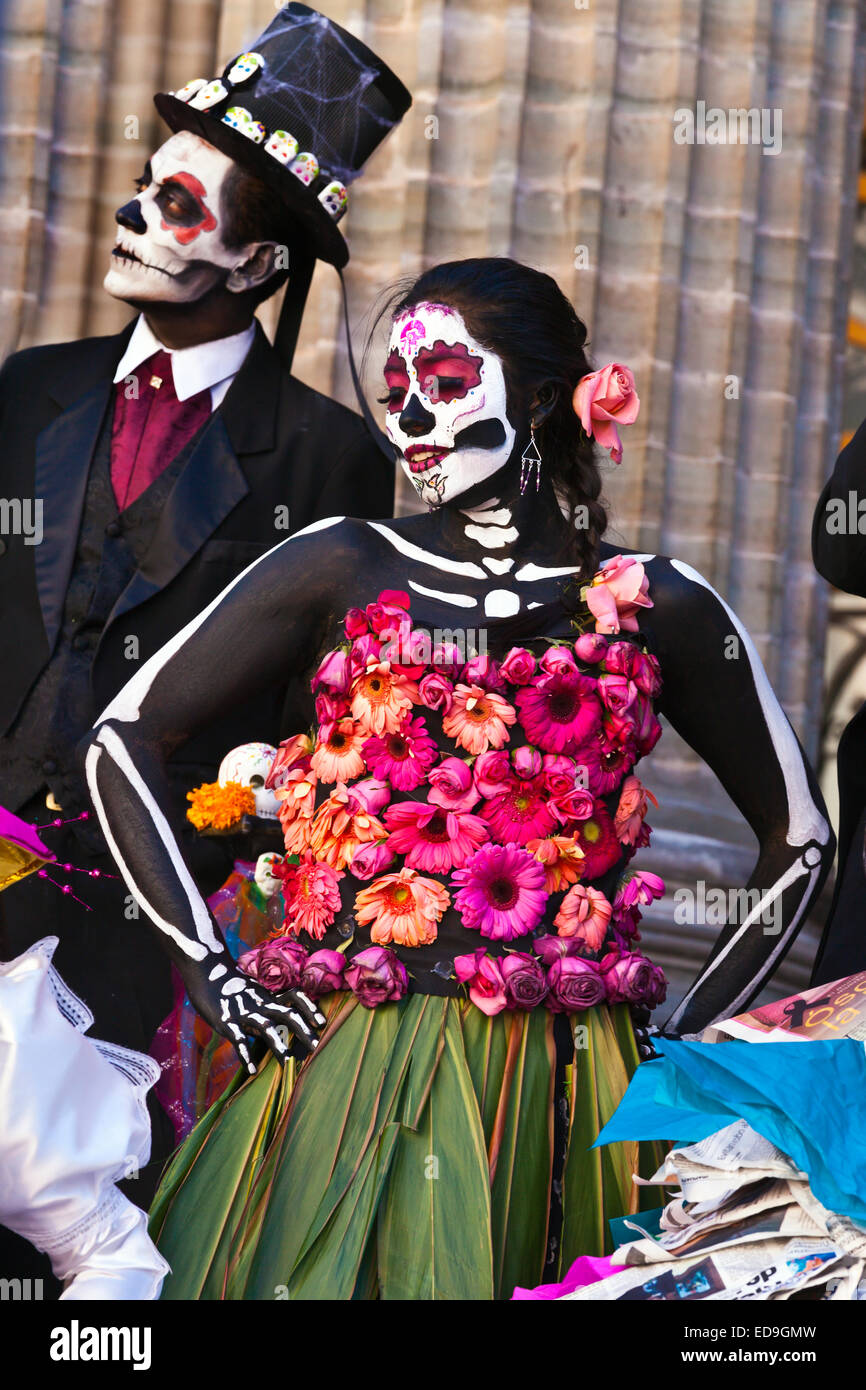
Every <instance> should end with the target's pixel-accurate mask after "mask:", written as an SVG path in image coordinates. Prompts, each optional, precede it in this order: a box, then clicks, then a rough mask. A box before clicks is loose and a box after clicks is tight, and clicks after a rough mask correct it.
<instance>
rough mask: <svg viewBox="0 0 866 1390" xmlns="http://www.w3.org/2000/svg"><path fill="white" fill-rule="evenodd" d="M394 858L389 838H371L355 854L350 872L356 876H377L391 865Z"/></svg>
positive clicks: (350, 865)
mask: <svg viewBox="0 0 866 1390" xmlns="http://www.w3.org/2000/svg"><path fill="white" fill-rule="evenodd" d="M394 858H395V855H394V851H393V850H392V849H389V848H388V841H387V840H370V841H369V842H368V843H367V844H366V845H361V847H360V849H357V850H356V851H355V853H354V854H353V856H352V861H351V863H350V864H349V872H350V873H352V874H354V875H355V878H362V879H365V880H366V879H369V878H375V877H376V875H377V874H383V873H384V872H385V870H386V869H389V868H390V867H391V865H392V864H393V863H394Z"/></svg>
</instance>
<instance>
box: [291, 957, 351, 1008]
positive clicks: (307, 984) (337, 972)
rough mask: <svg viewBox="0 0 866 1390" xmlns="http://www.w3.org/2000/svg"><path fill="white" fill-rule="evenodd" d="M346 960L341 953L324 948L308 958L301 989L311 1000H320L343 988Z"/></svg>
mask: <svg viewBox="0 0 866 1390" xmlns="http://www.w3.org/2000/svg"><path fill="white" fill-rule="evenodd" d="M345 968H346V958H345V956H344V955H342V954H341V953H340V952H339V951H329V950H326V949H325V948H324V947H323V948H322V950H320V951H314V952H313V954H312V955H311V956H308V957H307V963H306V965H305V966H304V973H303V975H302V976H301V989H302V990H303V991H304V993H305V994H308V995H309V996H310V998H311V999H320V998H321V997H322V995H323V994H330V993H331V991H332V990H335V989H342V988H343V972H344V970H345Z"/></svg>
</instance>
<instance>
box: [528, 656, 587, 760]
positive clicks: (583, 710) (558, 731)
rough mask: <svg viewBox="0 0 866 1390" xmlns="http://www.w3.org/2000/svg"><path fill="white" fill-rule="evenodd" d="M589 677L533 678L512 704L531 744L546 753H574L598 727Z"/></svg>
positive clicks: (575, 674) (572, 674)
mask: <svg viewBox="0 0 866 1390" xmlns="http://www.w3.org/2000/svg"><path fill="white" fill-rule="evenodd" d="M595 685H596V683H595V680H594V679H593V678H592V676H582V675H581V674H580V673H579V672H578V671H574V672H571V673H568V672H563V673H558V674H554V675H552V676H536V678H535V679H534V680H533V682H532V684H531V685H526V686H523V688H522V689H521V690H518V692H517V695H516V696H515V701H516V703H517V706H518V708H519V710H520V716H521V721H522V724H523V731H524V733H525V734H526V737H527V739H528V741H529V742H530V743H534V744H535V745H536V746H537V747H538V748H543V749H544V751H545V752H547V753H573V752H574V750H575V749H576V748H578V747H579V746H580V744H581V743H585V742H586V740H587V739H588V738H589V736H590V734H592V733H594V732H595V730H596V729H597V728H598V727H599V724H600V723H601V706H600V705H599V702H598V697H597V695H596V693H595Z"/></svg>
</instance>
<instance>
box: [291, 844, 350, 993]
mask: <svg viewBox="0 0 866 1390" xmlns="http://www.w3.org/2000/svg"><path fill="white" fill-rule="evenodd" d="M280 876H281V878H282V880H283V901H284V902H285V905H286V913H285V915H286V920H287V921H288V922H289V923H290V924H291V927H292V930H293V931H294V932H298V933H300V932H302V931H304V932H308V933H309V935H310V936H312V937H315V939H316V940H317V941H321V939H322V937H323V936H324V935H325V931H326V929H327V928H328V927H329V926H330V925H331V923H332V922H333V920H334V918H335V917H336V915H337V912H338V911H339V907H340V888H339V883H340V879H341V878H342V877H343V875H342V873H337V872H336V870H335V869H332V868H331V865H330V864H326V863H325V861H324V860H323V859H319V860H317V859H316V858H315V856H314V854H313V852H312V850H310V849H308V850H305V851H304V853H303V855H302V856H301V861H300V863H299V864H286V865H285V866H283V867H282V872H281V875H280ZM283 988H284V989H288V988H289V986H288V985H284V986H283Z"/></svg>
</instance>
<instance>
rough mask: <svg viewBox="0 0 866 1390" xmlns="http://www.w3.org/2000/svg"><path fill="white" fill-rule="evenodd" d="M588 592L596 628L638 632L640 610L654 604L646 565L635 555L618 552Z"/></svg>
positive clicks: (597, 629)
mask: <svg viewBox="0 0 866 1390" xmlns="http://www.w3.org/2000/svg"><path fill="white" fill-rule="evenodd" d="M585 592H586V603H587V607H588V608H589V611H590V612H591V613H592V615H593V617H594V618H595V630H596V632H619V631H620V630H622V629H624V630H625V631H626V632H637V630H638V623H637V617H636V614H637V613H638V612H639V611H640V609H641V608H652V606H653V604H652V601H651V599H650V598H649V597H648V593H649V580H648V579H647V577H646V574H645V573H644V567H643V565H642V564H641V563H640V561H639V560H635V558H634V556H633V555H628V556H626V555H614V557H613V558H612V559H611V560H608V562H607V564H606V565H605V566H604V568H603V569H600V570H599V572H598V574H597V575H595V577H594V579H593V581H592V583H591V584H590V586H589V588H588V589H587V590H586V591H585Z"/></svg>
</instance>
